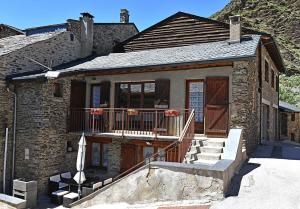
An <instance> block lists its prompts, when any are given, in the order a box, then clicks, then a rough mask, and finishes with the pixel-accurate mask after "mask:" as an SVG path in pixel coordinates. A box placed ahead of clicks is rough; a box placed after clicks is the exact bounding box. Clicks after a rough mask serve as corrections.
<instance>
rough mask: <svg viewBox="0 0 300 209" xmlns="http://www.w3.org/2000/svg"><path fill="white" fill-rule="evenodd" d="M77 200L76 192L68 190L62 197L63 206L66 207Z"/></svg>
mask: <svg viewBox="0 0 300 209" xmlns="http://www.w3.org/2000/svg"><path fill="white" fill-rule="evenodd" d="M76 200H78V193H75V192H70V193H68V194H66V195H64V197H63V206H64V207H66V208H69V207H70V204H72V203H73V202H75V201H76Z"/></svg>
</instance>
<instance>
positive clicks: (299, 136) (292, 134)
mask: <svg viewBox="0 0 300 209" xmlns="http://www.w3.org/2000/svg"><path fill="white" fill-rule="evenodd" d="M279 117H280V118H279V124H280V140H288V141H292V142H298V143H300V108H298V107H296V106H294V105H291V104H289V103H286V102H282V101H280V102H279Z"/></svg>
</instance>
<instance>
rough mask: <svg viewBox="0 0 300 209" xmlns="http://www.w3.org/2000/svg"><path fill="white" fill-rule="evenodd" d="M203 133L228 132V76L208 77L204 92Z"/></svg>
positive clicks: (221, 133) (222, 134)
mask: <svg viewBox="0 0 300 209" xmlns="http://www.w3.org/2000/svg"><path fill="white" fill-rule="evenodd" d="M205 95H206V97H205V101H206V102H205V134H206V135H209V136H226V135H227V133H228V118H229V115H228V103H229V79H228V77H208V78H207V79H206V93H205Z"/></svg>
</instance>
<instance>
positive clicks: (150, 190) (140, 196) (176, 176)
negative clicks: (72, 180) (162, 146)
mask: <svg viewBox="0 0 300 209" xmlns="http://www.w3.org/2000/svg"><path fill="white" fill-rule="evenodd" d="M185 170H188V169H185ZM190 170H192V171H191V172H189V173H188V172H186V171H184V169H182V168H180V167H179V166H178V165H177V166H174V167H173V169H172V168H171V169H170V168H168V167H167V166H166V167H163V166H156V165H154V166H153V167H151V166H150V168H147V167H144V168H142V169H139V170H138V171H135V172H134V173H133V174H131V175H130V176H126V177H125V178H123V179H121V180H120V181H117V182H115V183H114V184H112V185H110V186H108V187H104V188H103V189H101V190H99V191H97V192H96V193H93V194H92V195H91V196H88V197H86V198H84V199H82V200H80V201H79V202H78V205H76V206H74V207H72V208H87V207H91V206H96V205H100V204H112V203H124V202H125V203H128V204H147V203H153V202H159V201H172V202H174V201H183V200H198V201H203V202H210V201H218V200H221V199H223V180H222V179H218V178H214V177H211V174H212V173H213V171H207V170H204V171H203V173H205V172H207V173H210V175H205V174H203V173H202V175H201V174H199V173H201V171H200V169H199V168H196V167H195V168H193V169H190ZM218 173H222V172H220V171H219V172H218Z"/></svg>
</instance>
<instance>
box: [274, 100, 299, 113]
mask: <svg viewBox="0 0 300 209" xmlns="http://www.w3.org/2000/svg"><path fill="white" fill-rule="evenodd" d="M279 108H280V109H282V110H284V111H287V112H299V113H300V108H299V107H296V106H295V105H292V104H289V103H287V102H283V101H279Z"/></svg>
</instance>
